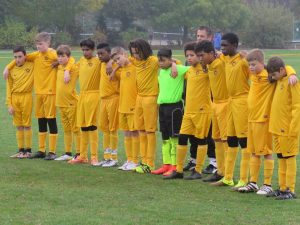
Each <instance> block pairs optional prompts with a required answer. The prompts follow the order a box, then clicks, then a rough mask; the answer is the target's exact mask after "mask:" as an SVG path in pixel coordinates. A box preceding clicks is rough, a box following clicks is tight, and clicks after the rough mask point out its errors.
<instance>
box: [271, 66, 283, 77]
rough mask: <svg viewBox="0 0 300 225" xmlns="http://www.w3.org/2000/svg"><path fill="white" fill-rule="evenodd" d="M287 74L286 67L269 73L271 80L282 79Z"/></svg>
mask: <svg viewBox="0 0 300 225" xmlns="http://www.w3.org/2000/svg"><path fill="white" fill-rule="evenodd" d="M284 76H286V71H285V68H283V67H281V68H280V70H279V71H276V72H272V73H269V77H270V78H271V80H280V79H282V78H283V77H284Z"/></svg>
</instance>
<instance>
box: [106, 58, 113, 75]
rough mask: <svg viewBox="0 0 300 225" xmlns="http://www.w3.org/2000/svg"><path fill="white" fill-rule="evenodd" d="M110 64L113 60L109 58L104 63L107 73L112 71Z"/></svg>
mask: <svg viewBox="0 0 300 225" xmlns="http://www.w3.org/2000/svg"><path fill="white" fill-rule="evenodd" d="M112 64H113V60H109V61H108V63H107V64H106V73H107V74H111V73H112V72H113V68H112Z"/></svg>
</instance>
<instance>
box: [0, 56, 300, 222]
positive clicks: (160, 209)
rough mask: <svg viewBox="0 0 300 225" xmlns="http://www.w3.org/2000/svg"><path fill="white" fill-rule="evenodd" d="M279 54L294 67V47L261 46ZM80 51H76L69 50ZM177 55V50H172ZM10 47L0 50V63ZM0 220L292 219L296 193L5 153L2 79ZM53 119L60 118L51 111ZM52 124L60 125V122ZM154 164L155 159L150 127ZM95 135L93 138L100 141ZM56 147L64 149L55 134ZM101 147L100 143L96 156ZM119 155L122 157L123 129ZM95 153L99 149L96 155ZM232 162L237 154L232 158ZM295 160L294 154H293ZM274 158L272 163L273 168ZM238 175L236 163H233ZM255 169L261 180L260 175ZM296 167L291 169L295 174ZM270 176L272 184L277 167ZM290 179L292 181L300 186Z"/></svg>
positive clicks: (11, 134)
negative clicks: (272, 194)
mask: <svg viewBox="0 0 300 225" xmlns="http://www.w3.org/2000/svg"><path fill="white" fill-rule="evenodd" d="M276 54H279V55H281V56H282V57H283V58H284V59H285V60H286V62H287V63H288V64H290V65H292V66H293V67H294V68H295V69H296V70H298V71H300V64H299V63H298V61H299V55H300V51H288V50H282V51H281V50H280V51H279V50H276V51H266V55H267V58H268V57H270V56H271V55H276ZM74 55H75V56H76V57H79V55H80V53H78V52H76V53H74ZM174 55H175V57H176V58H179V59H181V60H183V55H182V52H181V51H174ZM10 57H11V53H9V52H0V69H1V70H2V68H4V66H5V64H6V63H7V62H8V61H9V60H10ZM0 92H1V93H0V101H1V104H2V107H1V109H0V117H1V125H0V126H1V128H0V141H1V142H0V143H1V155H0V165H1V169H0V181H1V182H0V190H1V191H0V199H1V201H0V221H1V222H0V224H64V225H65V224H67V225H69V224H105V225H106V224H122V225H123V224H224V225H225V224H226V225H228V224H295V225H296V224H299V223H300V222H299V221H300V214H299V212H300V204H299V203H300V201H299V200H293V201H283V202H282V201H275V200H274V199H269V198H265V197H261V196H257V195H255V194H239V193H234V192H231V191H230V190H229V189H228V188H226V187H225V188H217V187H209V186H208V185H207V184H205V183H203V182H201V181H195V182H194V181H192V182H188V181H182V180H179V181H178V180H176V181H163V180H162V179H161V177H157V176H152V175H139V174H135V173H131V172H121V171H117V170H116V169H104V168H93V167H91V166H89V165H83V166H82V165H79V166H71V165H68V164H66V163H63V162H54V161H52V162H45V161H44V160H12V159H10V158H9V157H8V156H9V155H11V154H12V153H14V152H15V151H16V143H15V142H16V141H15V129H14V127H13V126H12V121H11V118H10V117H9V116H8V113H7V111H6V107H5V106H4V103H5V82H4V81H2V82H0ZM58 121H59V119H58ZM58 125H59V133H60V134H61V132H62V129H61V126H60V122H58ZM33 130H34V133H33V134H34V135H33V149H34V150H36V149H37V134H38V133H37V122H36V120H35V119H33ZM157 140H158V146H157V160H156V163H157V165H160V163H161V152H160V144H161V142H160V141H159V140H160V135H159V134H157ZM101 144H102V141H101V140H100V147H101ZM57 149H58V154H61V153H63V136H62V135H60V136H59V141H58V148H57ZM101 154H102V148H99V156H101ZM119 155H120V161H122V162H123V161H124V160H125V155H124V148H123V144H122V135H120V141H119ZM99 158H100V157H99ZM237 162H239V161H237ZM298 162H299V160H298ZM276 166H277V164H276V165H275V168H277V167H276ZM235 171H236V173H235V175H236V177H238V171H239V170H238V168H236V170H235ZM261 178H262V177H260V184H261V182H262V180H261ZM299 178H300V175H299V174H298V175H297V180H298V181H299ZM273 184H274V187H276V184H277V169H275V171H274V177H273ZM299 188H300V185H299V183H297V187H296V189H297V190H298V191H299Z"/></svg>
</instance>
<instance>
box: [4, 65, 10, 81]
mask: <svg viewBox="0 0 300 225" xmlns="http://www.w3.org/2000/svg"><path fill="white" fill-rule="evenodd" d="M8 75H9V70H8V69H7V68H6V67H5V69H4V70H3V79H4V80H7V78H8Z"/></svg>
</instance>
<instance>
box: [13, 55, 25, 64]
mask: <svg viewBox="0 0 300 225" xmlns="http://www.w3.org/2000/svg"><path fill="white" fill-rule="evenodd" d="M14 59H15V61H16V64H17V66H22V65H24V63H25V60H26V55H24V53H23V52H15V53H14Z"/></svg>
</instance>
